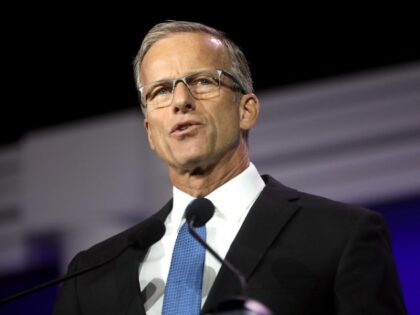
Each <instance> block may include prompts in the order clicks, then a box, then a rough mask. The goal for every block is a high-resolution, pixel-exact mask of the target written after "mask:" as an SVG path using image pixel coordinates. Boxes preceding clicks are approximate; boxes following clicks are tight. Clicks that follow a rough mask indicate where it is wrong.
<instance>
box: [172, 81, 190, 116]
mask: <svg viewBox="0 0 420 315" xmlns="http://www.w3.org/2000/svg"><path fill="white" fill-rule="evenodd" d="M179 83H181V84H179ZM172 94H173V95H172V107H173V109H174V111H175V112H179V111H181V112H188V111H191V110H194V109H195V104H194V98H193V96H192V95H191V92H190V90H189V88H188V86H187V85H186V84H185V82H184V81H182V80H179V81H178V82H175V86H174V90H173V92H172Z"/></svg>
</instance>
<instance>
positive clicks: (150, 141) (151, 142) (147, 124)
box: [143, 118, 155, 151]
mask: <svg viewBox="0 0 420 315" xmlns="http://www.w3.org/2000/svg"><path fill="white" fill-rule="evenodd" d="M143 126H144V129H146V132H147V140H148V141H149V146H150V148H151V149H152V150H153V151H154V150H155V145H154V144H153V139H152V130H151V128H150V126H149V121H148V120H147V118H144V121H143Z"/></svg>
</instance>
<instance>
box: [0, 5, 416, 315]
mask: <svg viewBox="0 0 420 315" xmlns="http://www.w3.org/2000/svg"><path fill="white" fill-rule="evenodd" d="M160 6H161V7H160V8H153V7H152V6H151V5H146V6H145V5H140V4H135V5H131V6H127V5H124V4H123V3H120V4H116V3H112V4H109V5H104V4H100V5H96V6H94V5H90V6H89V5H87V4H83V5H79V4H76V3H74V2H73V3H69V4H65V3H61V4H60V5H42V4H39V3H37V4H36V5H35V4H23V3H18V4H15V5H11V6H10V7H9V8H7V9H6V8H3V10H2V16H3V19H2V22H0V23H1V24H2V28H1V35H2V50H1V56H2V58H1V60H2V71H1V74H2V77H3V78H2V82H3V83H2V88H1V92H2V93H1V95H0V99H1V107H0V126H1V127H0V128H1V132H0V297H4V296H6V295H9V294H12V293H14V292H17V291H19V290H23V289H25V288H28V287H31V286H34V285H36V284H38V283H41V282H43V281H47V280H50V279H52V278H55V277H58V276H60V275H62V274H64V272H65V268H66V266H67V264H68V263H69V261H70V259H71V258H72V257H73V256H74V255H75V254H76V253H77V252H78V251H80V250H83V249H86V248H88V247H90V246H92V245H93V244H95V243H96V242H99V241H101V240H103V239H105V238H107V237H109V236H111V235H113V234H116V233H118V232H120V231H122V230H123V229H125V228H127V227H129V226H132V225H134V224H135V223H137V222H138V221H140V220H142V219H143V218H145V217H146V216H148V215H150V214H151V213H153V212H155V211H156V210H158V209H160V207H161V206H162V205H163V204H164V203H165V202H166V201H167V200H168V199H169V198H170V196H171V186H170V183H169V180H168V178H167V175H166V168H165V166H164V165H163V164H162V163H161V162H160V161H159V160H158V159H157V158H156V157H155V156H154V154H153V153H152V152H150V150H149V148H148V145H147V141H146V137H145V133H144V131H143V127H142V118H141V115H140V110H139V105H138V102H137V95H136V90H135V85H134V80H133V75H132V66H131V64H132V60H133V58H134V56H135V54H136V52H137V49H138V48H139V45H140V42H141V40H142V38H143V36H144V35H145V33H146V32H147V30H148V29H150V27H152V26H153V25H154V24H155V23H158V22H161V21H163V20H166V19H176V20H192V21H197V22H202V23H205V24H208V25H210V26H213V27H216V28H218V29H220V30H223V31H225V32H226V33H227V34H228V35H229V36H230V37H231V38H232V39H233V40H234V41H235V42H236V43H237V44H238V45H239V46H240V47H241V48H242V49H243V51H244V53H245V55H246V56H247V58H248V59H249V62H250V67H251V71H252V73H253V78H254V83H255V85H254V86H255V89H256V93H257V95H258V96H259V97H260V99H261V102H262V115H261V119H260V122H259V124H258V125H257V126H256V127H255V129H254V130H252V132H251V135H250V150H251V159H252V161H253V162H254V163H255V164H256V166H257V168H258V169H259V171H260V172H261V173H270V174H271V175H273V176H274V177H276V178H277V179H278V180H280V181H281V182H283V183H284V184H286V185H288V186H292V187H295V188H298V189H300V190H304V191H307V192H311V193H315V194H320V195H323V196H326V197H329V198H333V199H337V200H341V201H345V202H350V203H354V204H358V205H361V206H365V207H369V208H371V209H374V210H376V211H379V212H381V213H382V214H383V215H384V216H385V218H386V219H387V222H388V226H389V229H390V232H391V237H392V242H393V252H394V257H395V260H396V263H397V268H398V271H399V275H400V278H401V283H402V287H403V291H404V295H405V299H406V304H407V308H408V311H409V313H410V314H418V313H420V302H419V299H418V296H420V275H419V272H418V266H420V248H419V245H418V244H419V243H420V232H419V231H420V49H419V47H418V46H419V45H418V37H419V35H418V34H419V31H420V27H419V26H420V22H419V20H418V17H416V16H415V12H417V11H416V10H414V9H413V8H410V7H405V6H403V5H399V6H398V7H396V6H395V4H392V5H388V6H387V5H386V4H381V5H380V6H377V7H372V8H367V7H366V6H363V7H354V6H353V7H352V6H343V7H334V8H332V7H328V8H322V7H320V6H317V7H315V8H313V7H305V6H303V5H302V6H300V7H299V8H295V9H290V8H286V7H284V6H283V7H281V6H276V7H275V8H274V7H271V6H264V5H263V4H259V5H258V7H255V6H256V5H255V4H254V5H251V4H250V5H249V6H248V7H247V6H245V7H243V6H244V5H242V6H241V7H240V8H236V9H235V10H231V11H229V10H227V9H226V8H224V7H223V4H222V3H219V4H218V5H217V6H216V5H215V4H214V3H213V4H212V5H210V4H209V3H207V4H205V5H201V4H200V10H201V11H203V12H196V11H197V10H193V9H192V7H183V6H181V5H178V6H176V7H174V8H172V7H168V6H164V5H160ZM201 6H203V7H201ZM56 291H57V287H52V288H50V289H46V290H43V291H40V292H38V293H36V294H33V295H31V296H28V297H25V298H22V299H20V300H16V301H14V302H12V303H9V304H7V305H1V306H0V313H1V314H27V312H28V310H30V311H31V313H32V314H50V313H51V309H52V305H53V302H54V299H55V296H56Z"/></svg>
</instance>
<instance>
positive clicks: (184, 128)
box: [170, 120, 201, 137]
mask: <svg viewBox="0 0 420 315" xmlns="http://www.w3.org/2000/svg"><path fill="white" fill-rule="evenodd" d="M200 126H201V123H199V122H197V121H192V120H189V121H184V122H181V123H177V124H176V125H175V126H173V127H172V129H171V132H170V133H171V135H174V136H177V137H180V136H186V135H189V134H191V133H192V132H193V131H195V130H196V129H197V128H199V127H200Z"/></svg>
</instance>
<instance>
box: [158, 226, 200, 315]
mask: <svg viewBox="0 0 420 315" xmlns="http://www.w3.org/2000/svg"><path fill="white" fill-rule="evenodd" d="M194 229H195V231H196V232H197V233H198V234H199V235H200V236H201V238H203V239H206V227H205V226H202V227H198V228H194ZM204 257H205V249H204V248H203V247H202V246H201V245H200V244H199V243H198V242H197V240H195V239H194V238H193V237H192V236H191V234H190V233H189V232H188V226H187V223H185V224H184V225H183V226H182V228H181V230H180V231H179V233H178V237H177V239H176V243H175V247H174V251H173V254H172V260H171V267H170V269H169V275H168V280H167V282H166V287H165V294H164V298H163V309H162V314H163V315H198V314H200V309H201V287H202V283H203V268H204Z"/></svg>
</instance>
